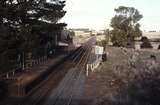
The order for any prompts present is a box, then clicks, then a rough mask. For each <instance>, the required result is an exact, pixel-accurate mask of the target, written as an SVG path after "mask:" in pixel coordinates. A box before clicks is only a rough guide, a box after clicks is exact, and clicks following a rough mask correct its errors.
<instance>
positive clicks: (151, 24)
mask: <svg viewBox="0 0 160 105" xmlns="http://www.w3.org/2000/svg"><path fill="white" fill-rule="evenodd" d="M119 6H129V7H135V8H136V9H138V10H139V12H140V13H141V14H142V15H143V18H142V19H141V20H140V24H141V29H142V30H143V31H144V30H146V31H153V30H156V31H160V0H66V7H65V8H64V9H65V10H66V11H67V13H66V15H65V17H64V18H63V19H62V20H61V21H62V22H65V23H67V24H68V26H67V28H90V29H95V30H102V29H106V28H110V21H111V18H112V17H113V16H114V15H115V12H114V9H115V8H118V7H119Z"/></svg>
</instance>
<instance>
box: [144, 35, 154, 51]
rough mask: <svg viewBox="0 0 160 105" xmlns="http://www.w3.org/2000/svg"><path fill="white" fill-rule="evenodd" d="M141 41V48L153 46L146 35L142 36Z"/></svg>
mask: <svg viewBox="0 0 160 105" xmlns="http://www.w3.org/2000/svg"><path fill="white" fill-rule="evenodd" d="M141 41H142V44H141V48H142V49H143V48H153V46H152V45H151V43H150V42H149V39H148V38H147V37H142V39H141Z"/></svg>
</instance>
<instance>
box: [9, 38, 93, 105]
mask: <svg viewBox="0 0 160 105" xmlns="http://www.w3.org/2000/svg"><path fill="white" fill-rule="evenodd" d="M93 40H94V39H92V38H91V39H90V40H89V41H88V42H86V43H85V44H83V45H82V46H81V47H79V48H78V49H77V50H76V51H75V52H74V54H73V55H71V56H70V57H69V60H66V61H65V62H64V63H63V64H61V65H60V66H59V67H58V68H56V70H54V71H53V72H52V73H51V74H50V75H49V76H48V77H47V78H46V79H45V80H43V81H42V82H41V83H40V84H39V85H38V86H37V87H36V88H35V89H34V92H32V94H30V95H29V96H27V97H26V98H25V99H24V100H22V101H20V102H19V103H18V104H17V103H16V104H12V105H73V102H74V100H73V99H74V97H73V96H74V94H75V92H76V88H73V87H78V85H79V81H80V80H81V75H82V74H83V73H84V68H85V64H86V63H87V60H88V58H89V55H90V52H91V49H92V45H93V44H94V43H93ZM69 71H70V72H69ZM67 72H69V73H67ZM65 75H66V77H67V78H65V79H64V81H62V82H61V83H60V84H59V86H60V85H61V86H60V88H59V90H56V91H57V94H56V95H54V99H51V100H49V101H48V102H47V103H45V104H44V103H43V104H42V101H44V98H46V97H47V96H48V94H49V93H50V92H51V91H52V90H53V88H55V86H53V84H54V83H55V80H56V78H60V77H61V78H63V77H64V76H65ZM57 81H58V80H57ZM60 81H61V80H60ZM72 84H74V86H73V85H72ZM57 85H58V84H57ZM66 85H68V87H65V86H66ZM67 90H70V91H67ZM62 99H66V100H64V101H62ZM8 105H9V104H8ZM10 105H11V104H10Z"/></svg>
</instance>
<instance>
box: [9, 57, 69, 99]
mask: <svg viewBox="0 0 160 105" xmlns="http://www.w3.org/2000/svg"><path fill="white" fill-rule="evenodd" d="M66 56H67V55H65V54H61V55H59V56H57V57H55V58H52V59H49V60H47V61H46V62H45V63H42V64H39V65H36V66H34V67H32V68H29V69H26V70H24V71H22V72H21V73H18V74H15V75H14V76H13V77H10V78H8V80H7V82H9V86H8V88H9V89H8V90H9V96H14V97H23V96H26V95H28V94H30V93H31V92H32V91H33V90H34V88H35V87H36V86H35V87H34V86H33V85H32V82H34V81H35V82H39V81H40V80H39V79H40V77H41V76H43V75H44V74H45V73H47V72H48V70H49V69H50V68H51V67H53V66H55V65H56V64H57V63H58V62H60V61H61V60H62V59H63V58H64V57H66ZM38 80H39V81H38ZM29 84H30V85H32V86H28V85H29ZM35 84H36V83H35ZM37 84H39V83H37ZM31 87H32V89H31Z"/></svg>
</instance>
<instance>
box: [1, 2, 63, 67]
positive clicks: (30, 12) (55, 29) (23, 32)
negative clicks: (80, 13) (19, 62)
mask: <svg viewBox="0 0 160 105" xmlns="http://www.w3.org/2000/svg"><path fill="white" fill-rule="evenodd" d="M64 6H65V1H61V0H51V1H50V2H47V0H0V11H1V12H0V29H1V30H0V41H1V43H0V64H2V63H4V64H5V65H6V64H7V62H8V64H9V65H12V64H11V63H10V61H13V59H17V55H18V53H22V52H23V53H26V54H27V53H28V52H32V51H33V50H34V49H36V50H37V49H38V48H42V47H43V48H44V47H45V46H47V44H48V43H51V46H53V45H54V43H55V35H57V36H58V35H60V32H61V30H62V29H63V27H64V26H66V24H65V23H58V22H59V20H60V19H61V18H62V17H63V16H64V15H65V13H66V11H64V10H63V8H64ZM59 37H60V36H59ZM39 51H41V52H44V51H42V50H39ZM10 52H12V53H10ZM38 54H40V52H38V53H37V55H38ZM13 57H14V58H13ZM3 59H5V60H6V62H4V61H3ZM11 59H12V60H11ZM14 63H16V61H14ZM1 66H2V67H7V66H4V65H0V68H2V67H1Z"/></svg>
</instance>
